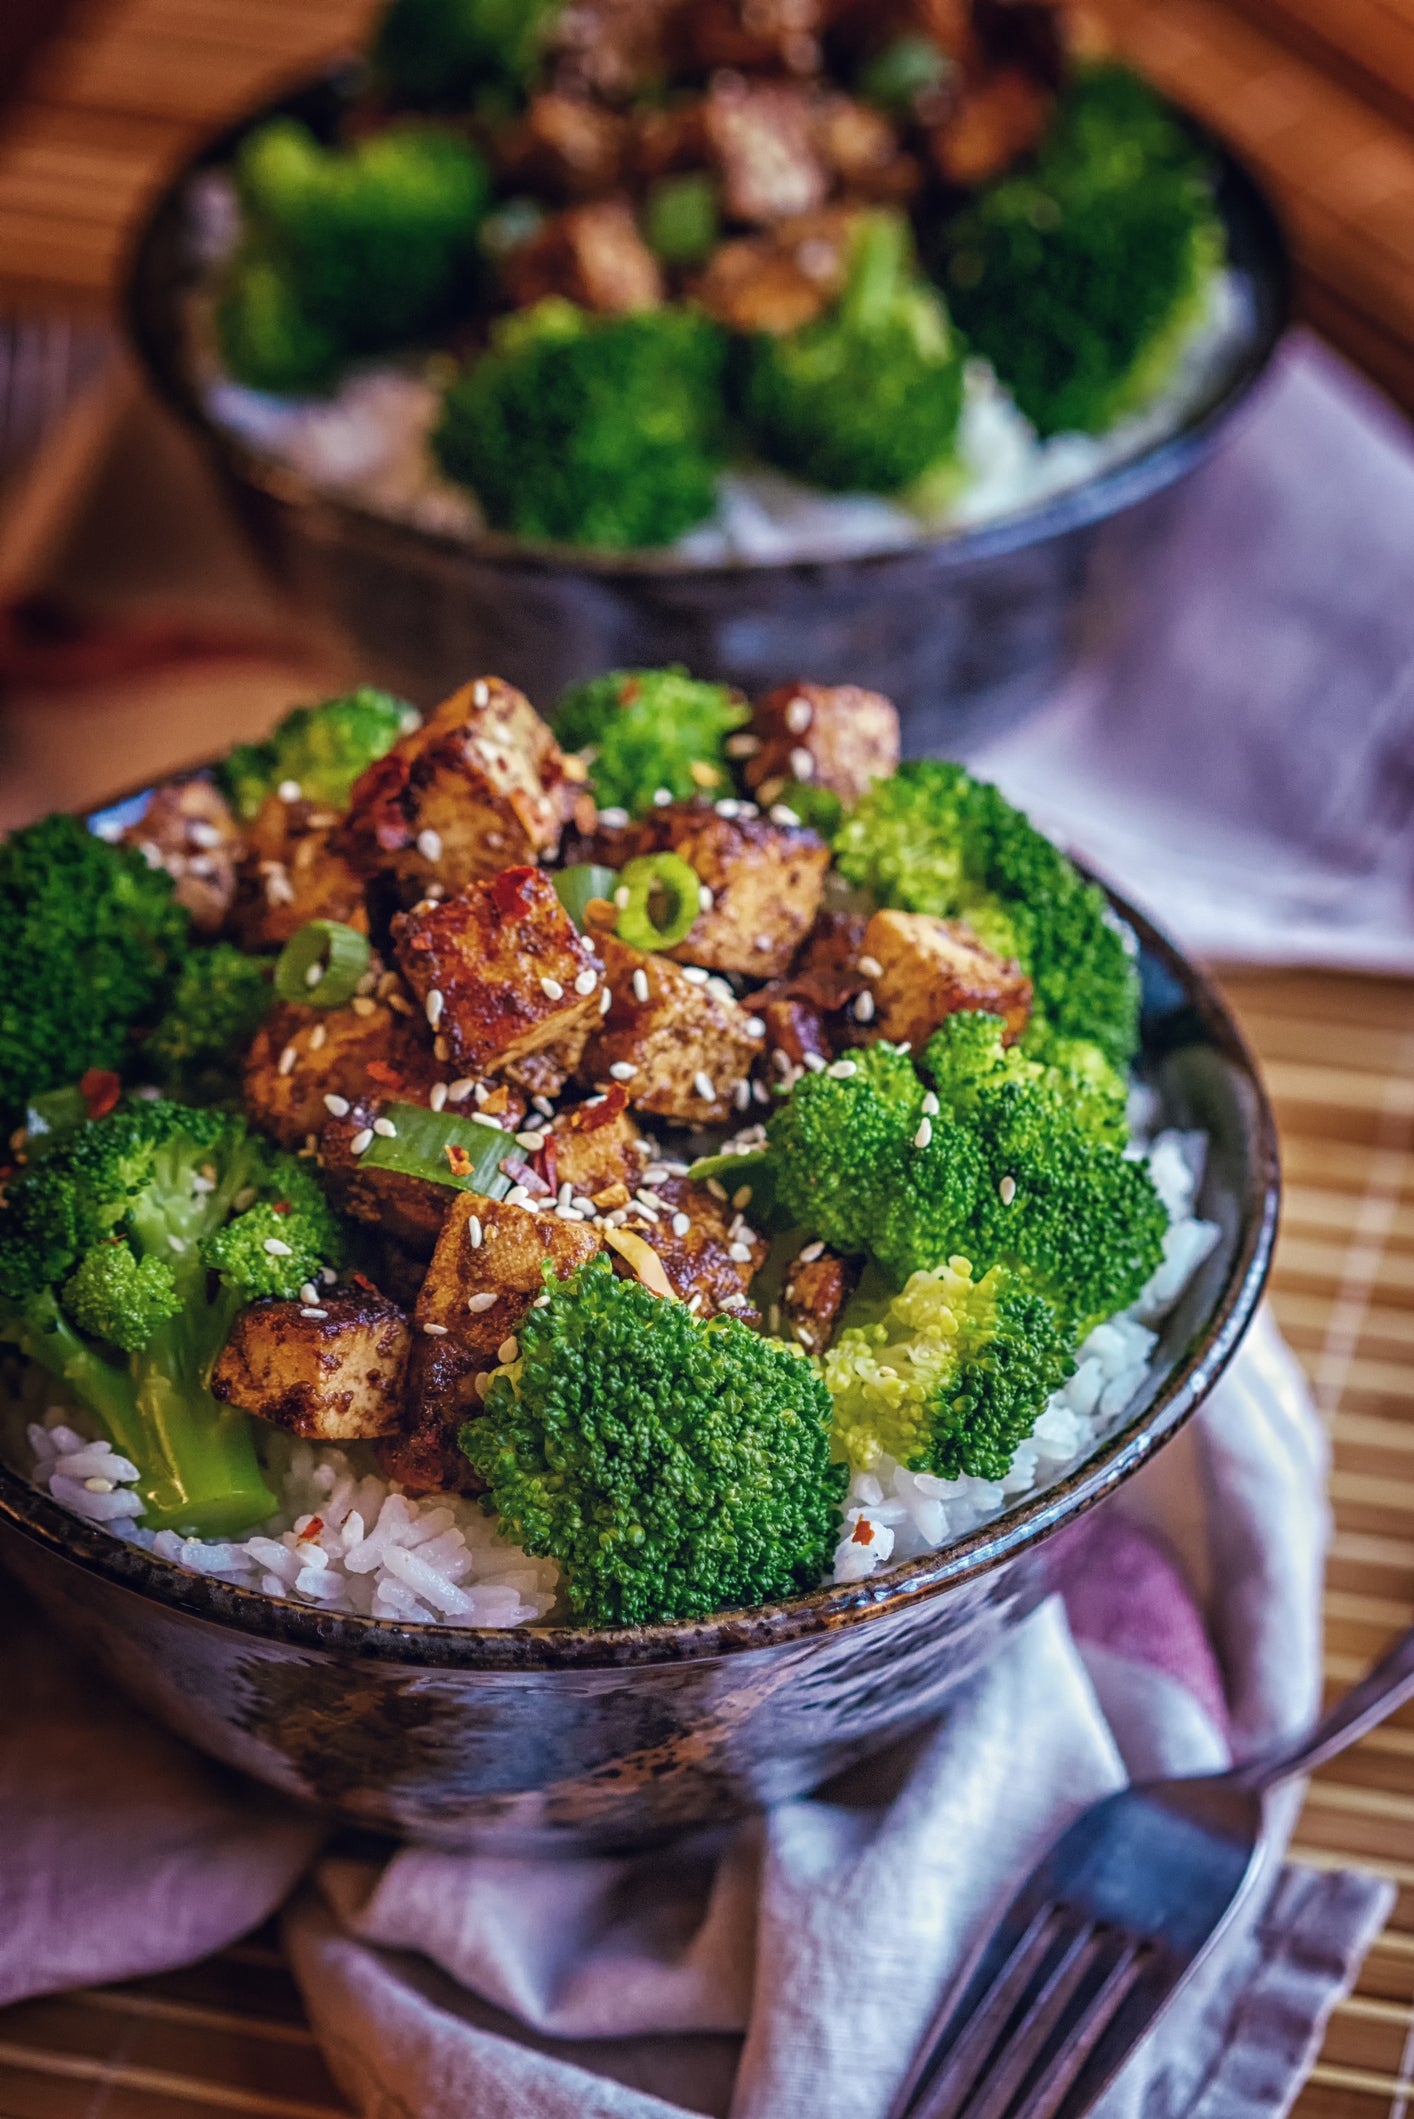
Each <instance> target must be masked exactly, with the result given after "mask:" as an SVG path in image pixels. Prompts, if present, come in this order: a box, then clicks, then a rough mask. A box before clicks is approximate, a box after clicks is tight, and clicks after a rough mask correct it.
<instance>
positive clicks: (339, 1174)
mask: <svg viewBox="0 0 1414 2119" xmlns="http://www.w3.org/2000/svg"><path fill="white" fill-rule="evenodd" d="M382 1115H383V1114H382V1105H381V1101H376V1100H375V1099H373V1098H372V1097H358V1098H356V1099H355V1100H354V1101H352V1102H351V1103H350V1105H349V1108H348V1110H347V1111H345V1112H343V1113H342V1114H340V1115H339V1116H337V1117H336V1116H335V1115H333V1114H332V1113H330V1114H328V1115H327V1116H326V1117H325V1120H324V1123H323V1125H322V1126H321V1127H320V1129H319V1144H318V1157H319V1168H320V1170H321V1171H322V1173H323V1176H324V1182H325V1187H326V1189H327V1191H328V1193H329V1197H330V1198H331V1199H332V1200H333V1202H334V1204H335V1206H336V1207H337V1208H338V1209H339V1211H340V1213H341V1214H347V1215H348V1216H349V1218H350V1220H352V1221H362V1222H367V1223H368V1224H369V1225H370V1226H371V1227H373V1228H375V1229H381V1230H382V1231H383V1232H384V1234H385V1235H387V1236H391V1237H392V1238H393V1240H394V1241H395V1242H396V1243H400V1244H402V1245H404V1246H405V1248H406V1249H408V1250H409V1251H414V1252H416V1253H417V1254H418V1256H419V1257H422V1258H428V1257H430V1256H431V1254H432V1251H433V1249H434V1248H435V1246H436V1243H437V1238H438V1237H439V1236H440V1235H441V1233H442V1224H443V1222H444V1221H445V1220H446V1218H447V1212H448V1209H449V1208H450V1207H451V1205H452V1203H453V1202H454V1201H455V1200H457V1199H459V1198H460V1197H461V1194H460V1193H458V1192H456V1191H454V1190H453V1189H452V1187H451V1186H450V1185H439V1184H434V1183H433V1182H432V1180H431V1179H430V1178H422V1177H408V1176H405V1175H404V1173H403V1172H402V1171H400V1170H380V1169H378V1168H377V1166H376V1165H375V1164H372V1163H368V1162H365V1161H364V1159H363V1158H364V1152H366V1150H359V1149H356V1148H355V1146H354V1143H355V1142H356V1141H361V1140H362V1138H363V1136H364V1135H365V1134H366V1133H368V1134H371V1132H372V1129H373V1124H374V1121H375V1120H376V1119H378V1118H381V1117H382ZM506 1151H507V1153H508V1154H514V1153H515V1148H514V1144H513V1143H512V1142H511V1141H510V1140H509V1139H508V1140H507V1142H506Z"/></svg>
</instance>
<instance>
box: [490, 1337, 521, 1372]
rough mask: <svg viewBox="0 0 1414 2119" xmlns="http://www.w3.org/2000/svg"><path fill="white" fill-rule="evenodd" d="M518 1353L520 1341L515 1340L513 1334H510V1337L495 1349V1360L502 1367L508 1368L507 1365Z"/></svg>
mask: <svg viewBox="0 0 1414 2119" xmlns="http://www.w3.org/2000/svg"><path fill="white" fill-rule="evenodd" d="M519 1352H520V1341H519V1340H518V1339H517V1338H516V1335H515V1333H514V1332H512V1333H511V1335H510V1337H509V1338H508V1339H503V1340H502V1341H501V1344H500V1345H499V1346H498V1347H497V1349H496V1359H497V1360H498V1361H499V1362H501V1363H503V1364H504V1365H506V1366H509V1364H510V1363H511V1362H512V1361H514V1360H515V1358H516V1356H517V1354H519Z"/></svg>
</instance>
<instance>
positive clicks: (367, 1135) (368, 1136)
mask: <svg viewBox="0 0 1414 2119" xmlns="http://www.w3.org/2000/svg"><path fill="white" fill-rule="evenodd" d="M372 1146H373V1128H372V1126H365V1127H364V1128H363V1130H362V1132H361V1133H355V1135H354V1137H353V1139H352V1140H351V1141H350V1142H349V1153H350V1154H351V1155H362V1154H364V1153H365V1151H366V1150H367V1149H369V1148H371V1147H372Z"/></svg>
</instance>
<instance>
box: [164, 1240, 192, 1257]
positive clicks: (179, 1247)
mask: <svg viewBox="0 0 1414 2119" xmlns="http://www.w3.org/2000/svg"><path fill="white" fill-rule="evenodd" d="M167 1242H168V1245H169V1247H170V1248H171V1249H172V1250H174V1251H176V1252H177V1253H178V1254H180V1253H181V1252H183V1251H185V1249H186V1247H187V1240H186V1238H185V1236H169V1237H168V1238H167Z"/></svg>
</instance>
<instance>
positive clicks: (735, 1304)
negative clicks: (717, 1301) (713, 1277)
mask: <svg viewBox="0 0 1414 2119" xmlns="http://www.w3.org/2000/svg"><path fill="white" fill-rule="evenodd" d="M748 1306H749V1305H748V1300H747V1297H746V1296H745V1295H724V1296H723V1297H722V1308H723V1309H724V1310H744V1309H746V1308H748Z"/></svg>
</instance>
